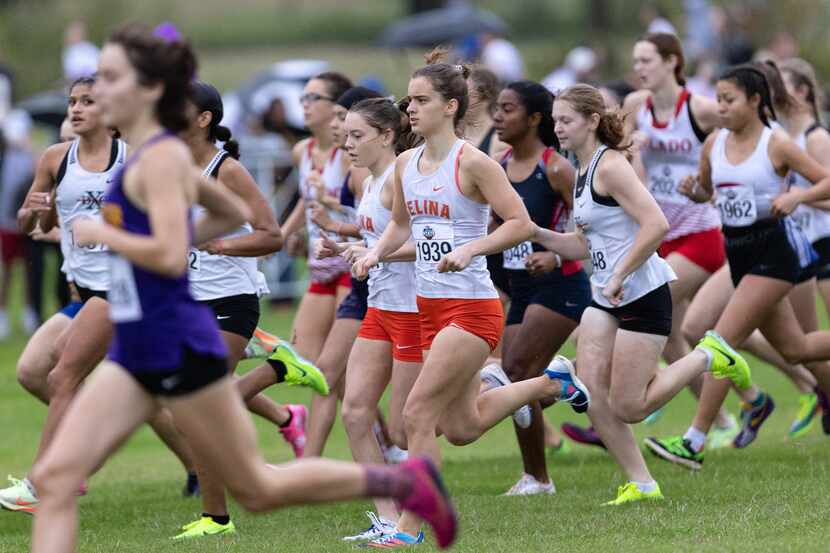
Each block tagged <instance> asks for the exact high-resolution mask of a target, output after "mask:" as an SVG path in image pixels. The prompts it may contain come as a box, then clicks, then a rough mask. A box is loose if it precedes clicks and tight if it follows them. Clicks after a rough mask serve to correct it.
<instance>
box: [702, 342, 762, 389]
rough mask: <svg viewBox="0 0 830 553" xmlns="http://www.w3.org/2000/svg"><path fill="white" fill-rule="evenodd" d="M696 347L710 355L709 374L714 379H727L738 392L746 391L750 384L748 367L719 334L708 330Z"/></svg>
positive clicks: (750, 378)
mask: <svg viewBox="0 0 830 553" xmlns="http://www.w3.org/2000/svg"><path fill="white" fill-rule="evenodd" d="M697 347H698V348H700V349H703V350H706V351H708V352H709V353H711V354H712V363H711V365H710V366H709V372H711V373H712V376H714V377H715V378H728V379H729V380H731V381H732V382H733V383H734V384H735V386H736V387H737V388H738V389H739V390H746V389H747V388H749V387H750V385H751V384H752V377H751V374H750V371H749V365H748V364H747V362H746V360H745V359H744V358H743V357H741V354H740V353H738V352H737V351H735V350H734V349H732V346H730V345H729V344H727V343H726V340H724V339H723V338H722V337H721V335H720V334H718V333H717V332H715V331H714V330H709V331H707V332H706V335H705V336H704V337H703V338H701V340H700V342H698V344H697Z"/></svg>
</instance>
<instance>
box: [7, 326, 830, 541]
mask: <svg viewBox="0 0 830 553" xmlns="http://www.w3.org/2000/svg"><path fill="white" fill-rule="evenodd" d="M291 315H292V313H291V311H281V312H271V313H268V314H267V315H266V316H265V318H264V321H263V323H264V326H265V327H267V328H270V329H272V330H274V331H276V332H279V333H280V334H282V335H286V334H287V333H288V329H289V326H290V318H291ZM23 343H24V342H23V339H22V338H20V337H17V338H16V339H15V340H14V341H12V342H10V343H8V344H3V345H0V428H2V429H3V430H2V434H0V437H2V440H0V470H2V471H4V472H2V473H0V474H6V473H9V474H13V475H16V476H20V475H22V474H24V472H25V471H26V469H27V468H28V466H29V463H30V461H31V458H32V455H33V453H34V450H35V446H36V444H37V439H38V435H39V432H40V428H41V425H42V422H43V419H44V415H45V409H44V408H43V407H42V406H40V405H39V404H37V403H36V402H35V401H34V400H33V399H32V398H30V397H29V396H27V395H26V394H25V393H24V392H23V391H22V389H21V388H20V387H19V386H18V385H17V383H16V382H15V379H14V364H15V359H16V357H17V355H18V353H19V352H20V350H21V348H22V346H23ZM248 366H250V365H248ZM754 367H755V374H756V376H757V379H758V381H759V382H760V383H761V384H762V385H763V386H764V387H765V388H766V389H768V390H770V391H772V392H773V394H774V396H775V398H776V401H777V403H778V410H777V411H776V412H775V414H774V415H773V417H772V418H771V420H770V421H769V422H768V423H767V426H765V427H764V431H763V433H762V434H761V437H760V438H759V440H758V441H757V442H756V443H755V444H753V445H752V446H751V447H750V448H749V449H746V450H743V451H738V450H721V451H716V452H713V453H710V454H709V455H708V458H707V461H706V468H705V469H704V470H703V471H702V472H701V473H699V474H693V473H690V472H688V471H686V470H685V469H682V468H679V467H675V466H671V465H668V464H667V463H664V462H661V461H658V460H656V459H653V458H651V457H649V458H648V462H649V464H650V467H651V469H652V471H653V473H654V476H655V477H656V478H657V480H658V481H659V482H660V485H661V487H662V489H663V492H664V494H665V495H666V497H667V498H668V499H667V500H666V501H664V502H661V503H654V504H648V505H635V506H629V507H625V508H616V509H608V508H601V507H599V504H600V503H601V502H603V501H606V500H608V499H610V498H611V497H612V496H613V495H614V493H615V490H616V486H617V485H619V484H622V483H623V478H622V475H621V474H620V471H619V470H618V469H617V467H616V465H615V464H614V462H613V461H612V460H611V459H610V458H609V457H608V456H607V455H606V454H605V453H603V452H601V451H599V450H595V449H587V448H584V447H579V446H575V447H574V451H573V453H572V454H571V455H569V456H565V457H560V456H551V457H550V459H549V469H550V471H551V474H552V476H553V478H554V480H555V482H556V485H557V488H558V493H557V494H556V495H555V496H552V497H535V498H503V497H498V495H499V494H501V493H503V492H504V491H505V490H506V489H507V488H508V487H510V486H511V485H512V484H513V483H514V482H515V480H516V479H517V477H518V476H519V475H520V470H521V469H520V461H519V457H518V454H517V451H516V448H515V445H514V444H515V440H514V438H513V432H512V428H511V426H510V425H509V424H507V423H502V424H501V425H500V426H498V427H497V428H495V429H494V430H492V431H491V432H490V433H489V434H487V435H486V436H484V437H483V438H482V439H481V440H479V441H478V442H477V443H475V444H473V445H470V446H467V447H461V448H457V447H452V446H449V445H446V444H444V453H445V456H446V463H445V467H444V474H445V477H446V479H447V483H448V485H449V488H450V490H451V491H452V493H453V494H454V496H455V499H456V501H457V504H458V509H459V512H460V513H461V518H462V520H461V535H460V539H459V541H458V544H457V546H456V548H455V550H456V551H459V552H471V553H472V552H476V553H479V552H496V551H505V552H510V553H517V552H526V551H527V552H536V551H539V552H543V551H544V552H549V551H567V552H568V553H580V552H586V553H588V552H591V553H593V552H606V551H608V552H611V551H614V552H618V551H630V552H636V553H644V552H661V553H662V552H667V551H705V552H713V553H714V552H719V553H720V552H725V551H726V552H738V551H752V552H771V551H775V552H784V551H793V552H799V553H801V552H805V551H820V550H821V551H823V550H826V528H827V520H826V513H827V512H830V498H828V494H827V489H828V485H830V470H829V469H828V461H827V448H828V445H829V444H828V438H827V437H826V436H824V435H823V434H822V433H821V430H820V429H819V428H815V429H813V431H812V432H811V433H810V434H808V435H807V436H805V437H804V438H802V439H800V440H798V441H797V442H792V441H789V440H788V439H787V437H786V431H787V428H788V425H789V423H790V421H791V419H792V416H793V414H794V412H795V409H796V395H795V392H794V390H793V389H792V387H791V386H790V385H789V384H788V383H787V382H785V381H784V379H783V378H782V377H781V376H780V375H779V374H778V373H776V372H774V371H772V370H771V369H769V368H768V367H764V366H760V365H759V364H758V363H755V364H754ZM269 393H270V394H271V395H272V397H274V398H276V399H277V400H279V401H293V402H298V401H301V402H306V403H307V402H308V401H309V394H308V392H306V391H304V390H297V389H273V390H271V391H270V392H269ZM729 402H730V406H731V407H732V408H733V410H734V409H735V407H736V400H735V399H734V398H730V400H729ZM692 407H693V404H692V401H691V399H690V396H689V394H688V393H687V392H683V393H682V394H681V395H680V396H679V397H678V398H677V399H676V400H675V401H674V402H672V403H671V404H670V405H669V406H668V408H667V409H666V410H665V413H664V415H663V417H662V418H661V419H659V421H658V422H657V423H656V424H655V425H654V426H651V427H643V426H640V427H638V428H637V433H638V436H640V437H643V436H645V435H647V434H658V435H663V434H666V433H669V432H678V431H682V430H684V429H685V427H686V425H687V424H688V422H689V420H690V417H691V413H692ZM547 414H548V416H549V417H550V418H551V419H552V420H553V421H555V422H556V423H557V424H558V423H559V422H561V421H564V420H578V421H580V422H584V421H585V419H584V418H583V417H581V416H579V417H578V416H575V415H574V414H573V413H572V412H571V411H570V409H568V408H567V407H562V406H557V407H554V408H552V409H550V410H549V411H548V413H547ZM257 428H258V431H259V438H260V444H261V447H263V448H264V451H265V454H266V457H267V458H268V460H269V461H270V462H280V461H285V460H288V459H289V458H290V457H291V455H290V452H289V449H288V448H287V446H286V445H285V444H284V443H283V442H282V440H281V439H280V438H279V437H278V435H277V434H276V432H275V431H274V429H273V428H270V427H268V425H266V424H264V423H262V422H261V421H257ZM326 454H327V455H329V456H333V457H336V458H340V459H348V458H349V451H348V448H347V444H346V439H345V434H344V431H343V428H342V426H341V425H340V424H339V423H338V424H337V425H336V426H335V430H334V432H333V435H332V437H331V440H330V442H329V447H328V449H327V451H326ZM183 476H184V475H183V471H182V469H181V467H180V466H179V465H178V463H177V462H176V460H175V459H174V457H173V456H172V454H170V453H169V452H168V451H166V450H165V449H164V447H163V446H162V445H161V443H160V442H159V441H158V440H157V438H156V437H155V436H154V435H153V434H152V432H151V431H149V430H148V429H146V428H145V429H142V430H141V431H140V432H139V433H138V434H137V435H136V436H135V437H133V439H132V440H131V441H130V442H129V443H128V445H127V446H126V447H125V448H124V449H123V450H122V451H121V452H119V453H118V454H117V455H116V456H115V457H114V458H113V459H112V460H111V461H110V462H109V463H108V464H107V465H106V466H105V467H104V469H103V470H102V471H101V472H100V473H99V474H98V475H96V476H95V477H94V478H93V479H92V481H91V486H90V493H89V495H88V496H86V497H84V498H81V499H80V505H81V534H80V547H79V550H80V551H82V552H90V553H91V552H102V553H104V552H106V553H110V552H137V553H146V552H148V551H153V552H165V551H170V552H176V553H185V552H194V553H195V552H199V553H203V552H214V551H217V552H218V551H222V552H240V553H241V552H244V553H253V552H273V551H280V552H292V551H302V552H304V553H310V552H316V551H348V550H351V547H350V546H347V545H344V544H341V543H340V542H339V538H340V537H341V536H343V535H345V534H348V533H352V532H355V531H357V530H359V529H362V528H363V527H364V526H365V524H366V519H365V518H364V516H363V511H365V510H367V509H369V508H370V505H369V503H368V502H364V501H360V502H354V503H348V504H341V505H331V506H320V507H301V508H292V509H286V510H283V511H280V512H276V513H272V514H268V515H259V516H253V515H249V514H246V513H244V512H242V511H241V509H239V508H238V507H237V506H236V505H232V506H231V511H232V514H233V516H234V519H235V521H236V524H237V527H238V528H239V534H238V535H237V536H233V537H226V538H218V539H206V540H201V541H195V542H190V543H184V544H173V543H171V542H169V541H168V539H167V538H168V537H169V536H171V535H173V534H174V533H175V532H176V530H177V528H178V526H179V525H181V524H184V523H186V522H189V521H190V520H192V519H193V518H194V517H195V516H196V515H197V513H198V512H199V502H198V500H194V499H183V498H181V497H180V495H179V492H180V488H181V485H182V483H183ZM30 532H31V519H30V518H29V517H28V516H25V515H21V514H16V513H7V512H0V552H2V553H7V552H8V553H12V552H21V551H26V550H28V544H29V536H30ZM432 547H433V546H432V545H427V546H422V547H421V548H420V549H422V550H426V551H429V550H432Z"/></svg>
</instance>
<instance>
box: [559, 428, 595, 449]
mask: <svg viewBox="0 0 830 553" xmlns="http://www.w3.org/2000/svg"><path fill="white" fill-rule="evenodd" d="M559 428H561V429H562V433H563V434H564V435H566V436H567V437H568V438H570V439H571V440H573V441H575V442H576V443H578V444H583V445H595V446H597V447H601V448H602V449H605V444H604V443H602V438H600V437H599V434H597V431H596V430H594V427H593V426H589V427H588V428H582V427H581V426H579V425H577V424H573V423H570V422H563V423H562V426H560V427H559Z"/></svg>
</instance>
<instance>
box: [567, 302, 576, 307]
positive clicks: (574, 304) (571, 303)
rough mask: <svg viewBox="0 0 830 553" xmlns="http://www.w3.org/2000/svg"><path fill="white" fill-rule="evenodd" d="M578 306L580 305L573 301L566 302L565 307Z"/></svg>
mask: <svg viewBox="0 0 830 553" xmlns="http://www.w3.org/2000/svg"><path fill="white" fill-rule="evenodd" d="M577 305H579V304H578V303H576V302H572V301H566V302H565V307H576V306H577Z"/></svg>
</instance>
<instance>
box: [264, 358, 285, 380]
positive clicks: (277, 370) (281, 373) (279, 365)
mask: <svg viewBox="0 0 830 553" xmlns="http://www.w3.org/2000/svg"><path fill="white" fill-rule="evenodd" d="M268 364H269V365H271V368H272V369H274V374H276V375H277V384H279V383H280V382H285V373H286V372H288V369H286V368H285V363H283V362H282V361H277V360H276V359H269V360H268Z"/></svg>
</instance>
